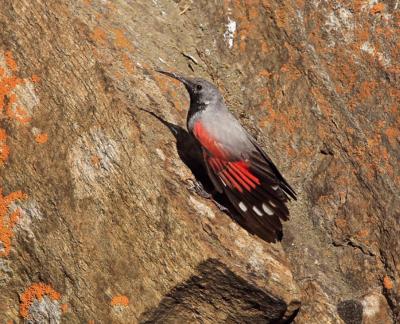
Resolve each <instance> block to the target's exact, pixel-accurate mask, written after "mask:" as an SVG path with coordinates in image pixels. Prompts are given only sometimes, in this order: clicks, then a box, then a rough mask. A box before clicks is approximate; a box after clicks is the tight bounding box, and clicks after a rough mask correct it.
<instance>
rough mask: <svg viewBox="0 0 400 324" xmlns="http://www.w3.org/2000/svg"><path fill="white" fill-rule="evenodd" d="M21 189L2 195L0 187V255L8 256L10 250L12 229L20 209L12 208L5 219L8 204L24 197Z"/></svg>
mask: <svg viewBox="0 0 400 324" xmlns="http://www.w3.org/2000/svg"><path fill="white" fill-rule="evenodd" d="M25 198H26V195H25V194H24V193H23V192H22V191H15V192H12V193H10V194H9V195H7V196H3V189H2V188H0V257H4V256H8V255H9V253H10V250H11V239H12V237H13V236H14V232H13V229H14V227H15V225H16V224H17V221H18V219H19V217H20V215H21V210H20V209H16V210H14V211H13V212H12V213H11V215H10V216H9V217H8V220H7V219H6V218H7V217H6V216H7V214H8V209H9V208H10V204H11V203H13V202H14V201H16V200H21V199H25Z"/></svg>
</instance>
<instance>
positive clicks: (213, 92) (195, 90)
mask: <svg viewBox="0 0 400 324" xmlns="http://www.w3.org/2000/svg"><path fill="white" fill-rule="evenodd" d="M157 72H159V73H162V74H165V75H167V76H169V77H171V78H174V79H176V80H179V81H180V82H182V83H183V84H184V85H185V88H186V90H187V91H188V92H189V95H190V105H191V106H192V105H193V104H196V105H197V106H199V108H201V107H203V108H204V107H205V106H208V105H210V104H216V103H218V102H220V101H222V100H223V99H222V96H221V94H220V93H219V91H218V89H217V88H216V87H215V86H214V85H213V84H212V83H211V82H209V81H206V80H204V79H201V78H189V77H186V76H183V75H181V74H178V73H174V72H166V71H161V70H157Z"/></svg>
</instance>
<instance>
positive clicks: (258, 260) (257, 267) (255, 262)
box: [249, 244, 265, 272]
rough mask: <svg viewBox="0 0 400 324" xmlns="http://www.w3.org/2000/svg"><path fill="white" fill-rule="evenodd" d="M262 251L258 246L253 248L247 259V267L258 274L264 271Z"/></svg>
mask: <svg viewBox="0 0 400 324" xmlns="http://www.w3.org/2000/svg"><path fill="white" fill-rule="evenodd" d="M263 255H264V249H263V248H262V246H261V245H260V244H256V245H255V246H254V249H253V252H252V253H251V254H250V257H249V265H250V268H251V269H252V270H253V271H256V272H260V271H262V270H263V269H265V261H264V258H263Z"/></svg>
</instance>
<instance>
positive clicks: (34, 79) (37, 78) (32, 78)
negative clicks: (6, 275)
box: [31, 74, 40, 83]
mask: <svg viewBox="0 0 400 324" xmlns="http://www.w3.org/2000/svg"><path fill="white" fill-rule="evenodd" d="M31 80H32V82H34V83H38V82H40V77H39V76H37V75H36V74H34V75H32V76H31Z"/></svg>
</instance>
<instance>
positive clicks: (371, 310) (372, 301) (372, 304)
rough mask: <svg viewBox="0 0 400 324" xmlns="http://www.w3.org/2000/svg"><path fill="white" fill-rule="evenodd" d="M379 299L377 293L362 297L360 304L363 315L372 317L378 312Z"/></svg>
mask: <svg viewBox="0 0 400 324" xmlns="http://www.w3.org/2000/svg"><path fill="white" fill-rule="evenodd" d="M379 299H380V298H379V295H377V294H371V295H368V296H366V297H364V299H363V300H362V301H361V304H362V305H363V315H364V316H365V317H374V316H375V315H376V314H377V313H379V310H380V307H381V303H380V300H379Z"/></svg>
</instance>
